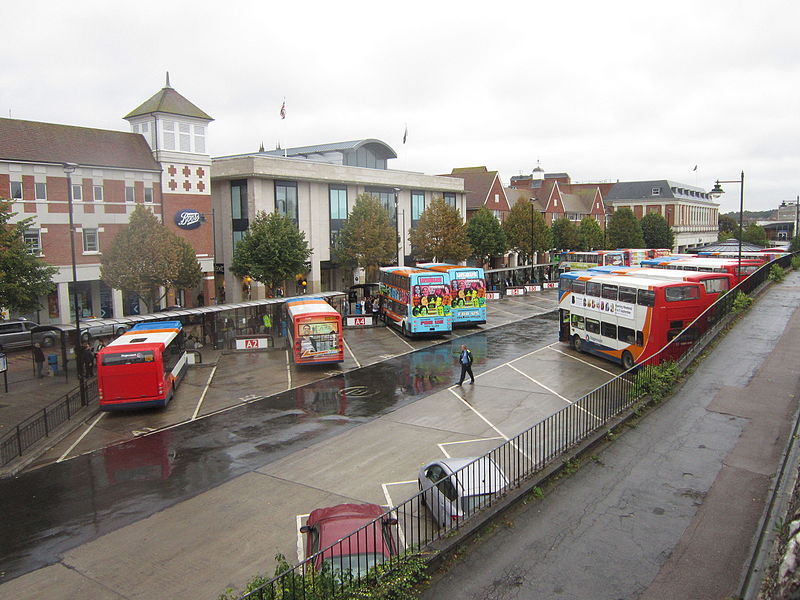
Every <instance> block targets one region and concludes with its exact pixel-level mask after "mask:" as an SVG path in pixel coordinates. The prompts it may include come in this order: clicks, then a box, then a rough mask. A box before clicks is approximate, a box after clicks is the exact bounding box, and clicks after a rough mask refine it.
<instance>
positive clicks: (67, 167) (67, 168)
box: [63, 163, 86, 406]
mask: <svg viewBox="0 0 800 600" xmlns="http://www.w3.org/2000/svg"><path fill="white" fill-rule="evenodd" d="M63 167H64V173H65V174H66V176H67V204H68V205H69V248H70V252H71V256H72V303H73V304H74V305H75V368H76V370H77V372H78V385H79V386H80V393H81V406H86V382H85V381H84V379H83V369H82V368H81V315H80V312H81V311H80V307H79V306H78V267H77V264H76V263H75V221H74V218H73V214H72V174H73V173H74V172H75V169H77V168H78V165H77V164H75V163H64V164H63ZM64 370H66V365H65V366H64Z"/></svg>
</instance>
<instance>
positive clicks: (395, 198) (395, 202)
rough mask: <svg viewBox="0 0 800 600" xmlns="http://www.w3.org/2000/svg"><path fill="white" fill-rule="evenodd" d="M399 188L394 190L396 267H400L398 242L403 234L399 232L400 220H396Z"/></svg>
mask: <svg viewBox="0 0 800 600" xmlns="http://www.w3.org/2000/svg"><path fill="white" fill-rule="evenodd" d="M399 194H400V188H394V226H395V229H396V230H398V232H399V233H398V235H397V266H398V267H399V266H400V264H401V263H400V240H402V239H403V238H402V235H403V232H402V231H400V219H399V218H398V215H399V213H398V204H399Z"/></svg>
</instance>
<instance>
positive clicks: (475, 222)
mask: <svg viewBox="0 0 800 600" xmlns="http://www.w3.org/2000/svg"><path fill="white" fill-rule="evenodd" d="M467 238H469V245H470V246H472V256H474V257H475V258H477V259H478V261H480V262H481V263H483V264H485V263H487V262H489V259H490V258H491V257H492V256H498V255H500V254H503V253H505V251H506V249H507V248H508V241H507V240H506V233H505V231H503V227H502V226H501V225H500V221H498V220H497V217H495V216H494V215H493V214H492V211H490V210H489V209H488V208H486V207H485V206H482V207H481V208H480V209H479V210H478V211H477V212H476V213H475V214H474V215H473V217H472V218H471V219H470V220H469V222H468V223H467Z"/></svg>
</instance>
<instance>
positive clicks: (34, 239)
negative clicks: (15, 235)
mask: <svg viewBox="0 0 800 600" xmlns="http://www.w3.org/2000/svg"><path fill="white" fill-rule="evenodd" d="M22 239H23V241H24V242H25V244H27V246H28V251H29V252H30V253H31V254H33V255H34V256H39V255H40V254H41V253H42V232H41V230H40V229H26V230H25V233H23V234H22Z"/></svg>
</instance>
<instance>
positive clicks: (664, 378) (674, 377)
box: [631, 362, 681, 402]
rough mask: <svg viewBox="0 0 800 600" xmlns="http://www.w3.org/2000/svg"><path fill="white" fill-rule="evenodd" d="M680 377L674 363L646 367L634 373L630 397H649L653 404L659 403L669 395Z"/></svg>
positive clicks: (679, 371)
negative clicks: (634, 379) (634, 378)
mask: <svg viewBox="0 0 800 600" xmlns="http://www.w3.org/2000/svg"><path fill="white" fill-rule="evenodd" d="M680 376H681V370H680V369H679V368H678V365H677V364H676V363H674V362H665V363H662V364H660V365H647V366H646V367H644V368H642V369H639V371H638V373H636V381H635V382H634V384H633V387H632V388H631V395H632V397H633V398H634V399H636V398H641V397H642V396H650V398H651V399H652V400H653V401H654V402H661V401H662V400H663V399H664V398H666V397H667V395H668V394H669V393H670V391H671V390H672V388H673V387H674V386H675V382H676V381H678V378H679V377H680Z"/></svg>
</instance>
